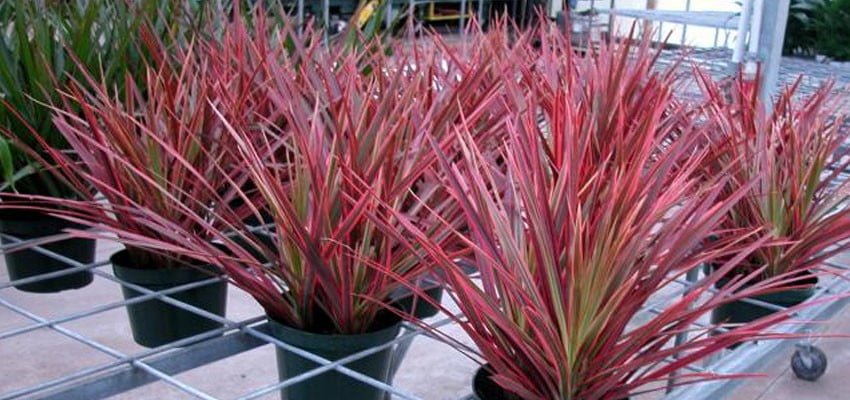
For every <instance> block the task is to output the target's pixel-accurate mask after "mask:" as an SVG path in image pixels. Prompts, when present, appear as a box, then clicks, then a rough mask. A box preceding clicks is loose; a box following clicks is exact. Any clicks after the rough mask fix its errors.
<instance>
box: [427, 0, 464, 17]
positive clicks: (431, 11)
mask: <svg viewBox="0 0 850 400" xmlns="http://www.w3.org/2000/svg"><path fill="white" fill-rule="evenodd" d="M437 3H439V1H432V2H431V3H429V4H428V12H427V13H426V14H425V20H426V21H448V20H455V19H460V18H461V15H460V11H458V12H457V13H455V14H440V13H438V12H437ZM466 10H467V12H466V16H465V18H467V19H469V18H472V16H473V10H472V4H470V3H469V0H466Z"/></svg>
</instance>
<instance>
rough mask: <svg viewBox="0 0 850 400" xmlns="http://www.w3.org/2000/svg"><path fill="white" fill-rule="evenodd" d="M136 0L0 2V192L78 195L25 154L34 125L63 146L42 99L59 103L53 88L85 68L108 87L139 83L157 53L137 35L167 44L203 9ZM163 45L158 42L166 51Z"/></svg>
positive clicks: (182, 36) (44, 138) (183, 34)
mask: <svg viewBox="0 0 850 400" xmlns="http://www.w3.org/2000/svg"><path fill="white" fill-rule="evenodd" d="M142 3H144V4H142ZM142 3H139V4H136V3H135V2H129V1H105V0H94V1H50V2H43V3H42V2H35V1H27V0H14V1H4V2H2V4H0V16H2V18H0V101H2V105H0V129H2V131H3V132H4V133H5V135H4V138H2V139H0V172H2V175H3V181H4V183H3V186H2V190H3V191H16V192H20V193H29V194H48V195H52V196H58V197H73V196H78V195H80V194H79V193H75V190H76V189H81V188H71V187H69V186H67V184H66V182H61V181H59V180H57V179H56V177H55V176H54V175H53V174H51V173H49V172H46V171H45V170H46V169H49V168H51V166H50V165H45V164H42V163H40V162H38V161H37V160H35V159H34V158H33V157H31V156H29V155H27V154H26V152H25V151H22V147H29V148H31V149H32V148H36V147H38V143H37V142H36V140H35V138H34V137H33V136H32V135H31V132H33V131H34V132H37V133H38V135H39V137H40V139H41V140H42V141H44V142H46V143H47V144H49V145H50V146H51V147H54V148H59V149H68V143H67V142H66V141H65V138H64V137H63V135H62V134H61V133H60V132H59V131H58V130H57V128H56V127H55V126H54V125H53V121H52V118H51V113H52V110H51V109H50V107H49V105H50V104H56V103H59V102H61V99H60V97H61V95H60V93H59V90H57V89H59V88H62V87H64V86H65V85H66V84H67V83H68V82H70V81H72V80H77V81H82V80H84V79H85V78H84V77H85V76H86V74H88V75H92V76H98V77H99V79H100V80H101V81H102V83H103V84H104V86H105V87H107V88H108V89H109V90H112V89H114V88H118V90H119V91H120V90H123V87H124V85H125V77H126V75H127V74H129V75H130V76H131V78H132V80H134V81H136V84H141V80H143V79H144V78H143V77H144V68H145V67H144V65H145V63H146V61H149V60H151V59H152V58H159V59H162V54H151V53H150V52H149V51H150V50H152V49H153V48H152V47H149V46H148V47H145V46H143V45H142V43H143V42H144V40H143V39H142V38H141V36H140V34H141V33H143V32H148V33H150V34H151V36H153V37H158V38H160V39H157V40H165V39H169V38H170V39H175V40H173V41H172V42H170V43H166V44H167V45H168V46H171V45H174V44H175V42H176V41H177V40H176V39H178V38H179V39H183V40H185V38H186V37H187V36H188V35H189V34H190V32H191V31H193V29H194V27H195V25H193V22H192V21H193V20H192V18H194V16H195V15H196V14H203V12H202V11H201V10H200V9H194V8H191V7H190V6H189V3H187V2H183V1H176V0H175V1H167V2H142ZM184 6H185V7H184ZM187 7H188V8H187ZM193 10H194V11H193ZM143 28H144V29H143ZM168 46H165V45H164V46H162V48H164V49H166V51H167V48H168ZM69 105H70V104H69ZM68 111H69V112H73V113H77V112H79V111H80V110H79V108H74V109H69V110H68ZM42 155H44V154H42ZM40 161H45V160H40ZM89 190H90V188H89Z"/></svg>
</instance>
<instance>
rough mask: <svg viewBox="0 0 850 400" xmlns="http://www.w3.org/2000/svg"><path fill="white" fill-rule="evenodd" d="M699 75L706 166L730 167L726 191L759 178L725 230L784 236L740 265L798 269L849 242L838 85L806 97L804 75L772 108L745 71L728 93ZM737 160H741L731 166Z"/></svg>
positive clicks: (767, 271)
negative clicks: (703, 96)
mask: <svg viewBox="0 0 850 400" xmlns="http://www.w3.org/2000/svg"><path fill="white" fill-rule="evenodd" d="M700 77H701V79H700V82H701V85H702V87H703V91H704V93H705V94H706V98H707V99H708V102H707V104H706V105H705V108H704V112H705V114H704V115H705V117H706V121H708V124H709V125H710V128H709V138H710V140H711V144H710V147H711V152H712V154H711V156H710V157H709V158H707V163H706V168H707V171H708V173H709V174H716V173H719V171H721V170H723V171H726V173H729V174H730V176H731V177H732V179H730V180H729V181H728V182H727V187H726V189H725V190H726V191H727V192H728V193H731V192H737V191H738V190H740V188H741V187H742V186H744V185H747V183H748V182H751V181H755V182H756V184H755V185H753V186H752V188H751V189H750V191H749V193H748V195H747V196H746V197H745V198H744V200H742V201H740V202H738V203H736V204H735V206H734V207H732V209H731V210H730V212H729V215H728V217H727V218H725V219H724V222H723V224H722V227H723V231H724V232H725V233H724V235H726V236H733V235H736V234H738V233H739V232H740V231H741V230H751V229H756V228H761V229H764V235H767V236H770V237H772V238H773V239H775V240H777V241H778V242H777V243H774V244H773V245H771V246H766V247H762V248H759V249H757V250H756V251H755V252H753V253H752V254H751V255H750V256H749V257H748V258H747V260H746V262H744V263H742V264H741V265H740V266H739V267H738V268H737V269H736V271H743V272H745V273H748V272H750V271H755V270H760V271H762V272H761V277H762V278H763V279H768V278H773V277H776V276H783V275H786V274H797V275H799V274H801V273H805V272H806V271H809V270H815V269H817V268H819V267H820V264H821V263H822V262H823V261H824V260H826V259H828V258H830V257H832V256H834V255H836V254H839V253H840V252H842V251H844V250H846V249H847V248H848V247H850V243H848V242H847V240H848V239H850V209H848V208H847V207H846V205H847V200H848V191H847V187H848V186H847V185H848V183H847V182H846V181H845V180H844V178H842V177H841V174H842V173H843V171H845V170H846V168H847V167H848V166H850V160H848V157H847V156H848V155H850V154H848V151H850V150H848V149H847V148H846V147H845V146H844V143H846V141H847V139H848V135H850V132H848V130H847V129H841V124H842V121H843V118H842V117H841V116H840V115H839V114H838V113H837V111H838V108H837V103H836V99H835V97H834V96H833V95H832V94H831V91H832V85H831V84H825V85H823V86H822V87H820V88H819V89H818V90H817V91H816V92H815V93H813V94H811V95H809V96H802V95H800V94H799V93H798V89H799V84H800V81H799V80H798V81H797V82H796V83H795V84H793V85H791V86H788V87H786V88H784V89H782V91H781V92H780V93H779V95H778V96H777V98H776V101H775V102H774V104H772V107H771V109H770V110H766V109H765V107H764V105H763V104H761V103H760V101H759V98H758V92H759V90H758V89H759V88H758V85H757V84H756V83H754V82H750V81H747V80H746V79H744V78H743V76H740V75H739V76H738V77H737V79H734V80H733V81H732V85H730V90H729V92H728V93H726V92H724V91H723V90H721V88H720V85H719V84H718V83H717V82H714V81H712V80H711V79H710V78H709V77H707V76H705V75H700ZM731 160H740V163H739V164H737V165H738V167H737V168H734V169H732V170H731V171H730V170H728V169H726V166H728V165H729V163H730V161H731ZM753 240H755V238H753ZM764 266H766V268H764V269H762V268H763V267H764Z"/></svg>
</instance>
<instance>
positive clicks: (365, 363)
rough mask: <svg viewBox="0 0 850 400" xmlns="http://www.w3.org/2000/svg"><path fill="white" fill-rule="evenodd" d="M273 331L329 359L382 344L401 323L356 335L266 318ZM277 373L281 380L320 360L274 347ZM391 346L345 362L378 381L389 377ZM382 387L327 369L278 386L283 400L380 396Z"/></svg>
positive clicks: (371, 399)
mask: <svg viewBox="0 0 850 400" xmlns="http://www.w3.org/2000/svg"><path fill="white" fill-rule="evenodd" d="M269 325H270V326H271V333H272V335H273V336H274V337H275V338H277V339H279V340H281V341H283V342H285V343H287V344H290V345H292V346H295V347H297V348H299V349H302V350H304V351H307V352H309V353H312V354H315V355H318V356H320V357H322V358H325V359H327V360H330V361H335V360H339V359H341V358H344V357H347V356H350V355H352V354H355V353H359V352H361V351H363V350H366V349H368V348H372V347H376V346H380V345H382V344H385V343H387V342H389V341H391V340H393V339H395V337H396V336H398V332H399V329H400V328H401V323H398V322H396V323H394V324H392V325H391V326H389V327H386V328H383V329H380V330H377V331H373V332H368V333H363V334H358V335H322V334H316V333H310V332H306V331H302V330H299V329H294V328H292V327H289V326H286V325H283V324H280V323H278V322H275V321H274V320H272V319H269ZM276 355H277V369H278V376H279V377H280V380H281V381H284V380H286V379H289V378H292V377H295V376H297V375H300V374H303V373H305V372H308V371H310V370H313V369H315V368H318V367H319V366H320V364H318V363H315V362H313V361H310V360H307V359H305V358H303V357H301V356H299V355H296V354H294V353H291V352H288V351H285V350H283V349H282V348H280V347H277V348H276ZM392 356H393V348H392V346H390V347H388V348H386V349H384V350H381V351H379V352H377V353H374V354H371V355H368V356H366V357H363V358H361V359H358V360H356V361H352V362H350V363H346V364H345V366H346V367H347V368H349V369H351V370H354V371H357V372H359V373H361V374H364V375H366V376H369V377H371V378H374V379H375V380H378V381H381V382H387V381H388V380H389V369H390V364H391V362H392ZM384 396H385V391H384V390H381V389H378V388H376V387H374V386H372V385H369V384H367V383H363V382H361V381H359V380H357V379H355V378H352V377H349V376H348V375H343V374H341V373H339V372H337V371H336V370H330V371H327V372H324V373H321V374H319V375H316V376H313V377H311V378H309V379H307V380H304V381H301V382H298V383H296V384H294V385H291V386H287V387H285V388H283V389H282V390H281V398H282V399H283V400H336V399H346V400H383V399H384Z"/></svg>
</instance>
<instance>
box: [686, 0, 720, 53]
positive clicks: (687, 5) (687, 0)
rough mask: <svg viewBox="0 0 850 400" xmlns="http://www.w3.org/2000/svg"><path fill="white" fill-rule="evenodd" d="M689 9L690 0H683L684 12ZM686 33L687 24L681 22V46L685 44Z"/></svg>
mask: <svg viewBox="0 0 850 400" xmlns="http://www.w3.org/2000/svg"><path fill="white" fill-rule="evenodd" d="M690 11H691V0H686V1H685V12H690ZM687 34H688V24H682V46H684V45H685V41H686V40H687V38H686V36H687ZM715 37H716V36H715ZM715 41H716V40H715ZM715 47H717V46H716V45H715Z"/></svg>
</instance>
